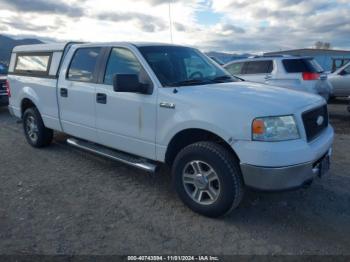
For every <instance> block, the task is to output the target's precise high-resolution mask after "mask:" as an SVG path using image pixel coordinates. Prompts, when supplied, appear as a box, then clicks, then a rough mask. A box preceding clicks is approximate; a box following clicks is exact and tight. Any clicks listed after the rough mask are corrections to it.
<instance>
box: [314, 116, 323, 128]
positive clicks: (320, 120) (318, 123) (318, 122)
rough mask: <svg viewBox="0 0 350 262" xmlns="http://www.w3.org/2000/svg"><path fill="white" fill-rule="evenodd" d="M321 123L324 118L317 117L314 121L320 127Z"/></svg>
mask: <svg viewBox="0 0 350 262" xmlns="http://www.w3.org/2000/svg"><path fill="white" fill-rule="evenodd" d="M323 122H324V117H323V116H318V117H317V120H316V123H317V125H319V126H321V125H322V124H323Z"/></svg>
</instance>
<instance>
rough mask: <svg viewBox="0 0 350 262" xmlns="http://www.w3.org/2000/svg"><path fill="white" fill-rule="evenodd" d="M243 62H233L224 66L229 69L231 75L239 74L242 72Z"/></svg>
mask: <svg viewBox="0 0 350 262" xmlns="http://www.w3.org/2000/svg"><path fill="white" fill-rule="evenodd" d="M243 64H244V63H233V64H230V65H228V66H227V67H226V70H227V71H229V72H230V73H231V74H232V75H240V74H241V72H242V67H243Z"/></svg>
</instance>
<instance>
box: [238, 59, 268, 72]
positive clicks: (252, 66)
mask: <svg viewBox="0 0 350 262" xmlns="http://www.w3.org/2000/svg"><path fill="white" fill-rule="evenodd" d="M272 69H273V64H272V60H266V61H265V60H264V61H251V62H246V63H244V66H243V74H269V73H271V72H272Z"/></svg>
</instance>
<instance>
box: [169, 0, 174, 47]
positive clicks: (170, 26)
mask: <svg viewBox="0 0 350 262" xmlns="http://www.w3.org/2000/svg"><path fill="white" fill-rule="evenodd" d="M171 4H172V0H169V30H170V41H171V43H172V44H173V43H174V42H173V20H172V17H171Z"/></svg>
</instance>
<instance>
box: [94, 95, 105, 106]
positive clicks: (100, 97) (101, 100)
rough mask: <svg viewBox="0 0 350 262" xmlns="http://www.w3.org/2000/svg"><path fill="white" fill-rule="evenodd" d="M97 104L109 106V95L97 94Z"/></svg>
mask: <svg viewBox="0 0 350 262" xmlns="http://www.w3.org/2000/svg"><path fill="white" fill-rule="evenodd" d="M96 102H97V103H99V104H107V95H106V94H102V93H97V94H96Z"/></svg>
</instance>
